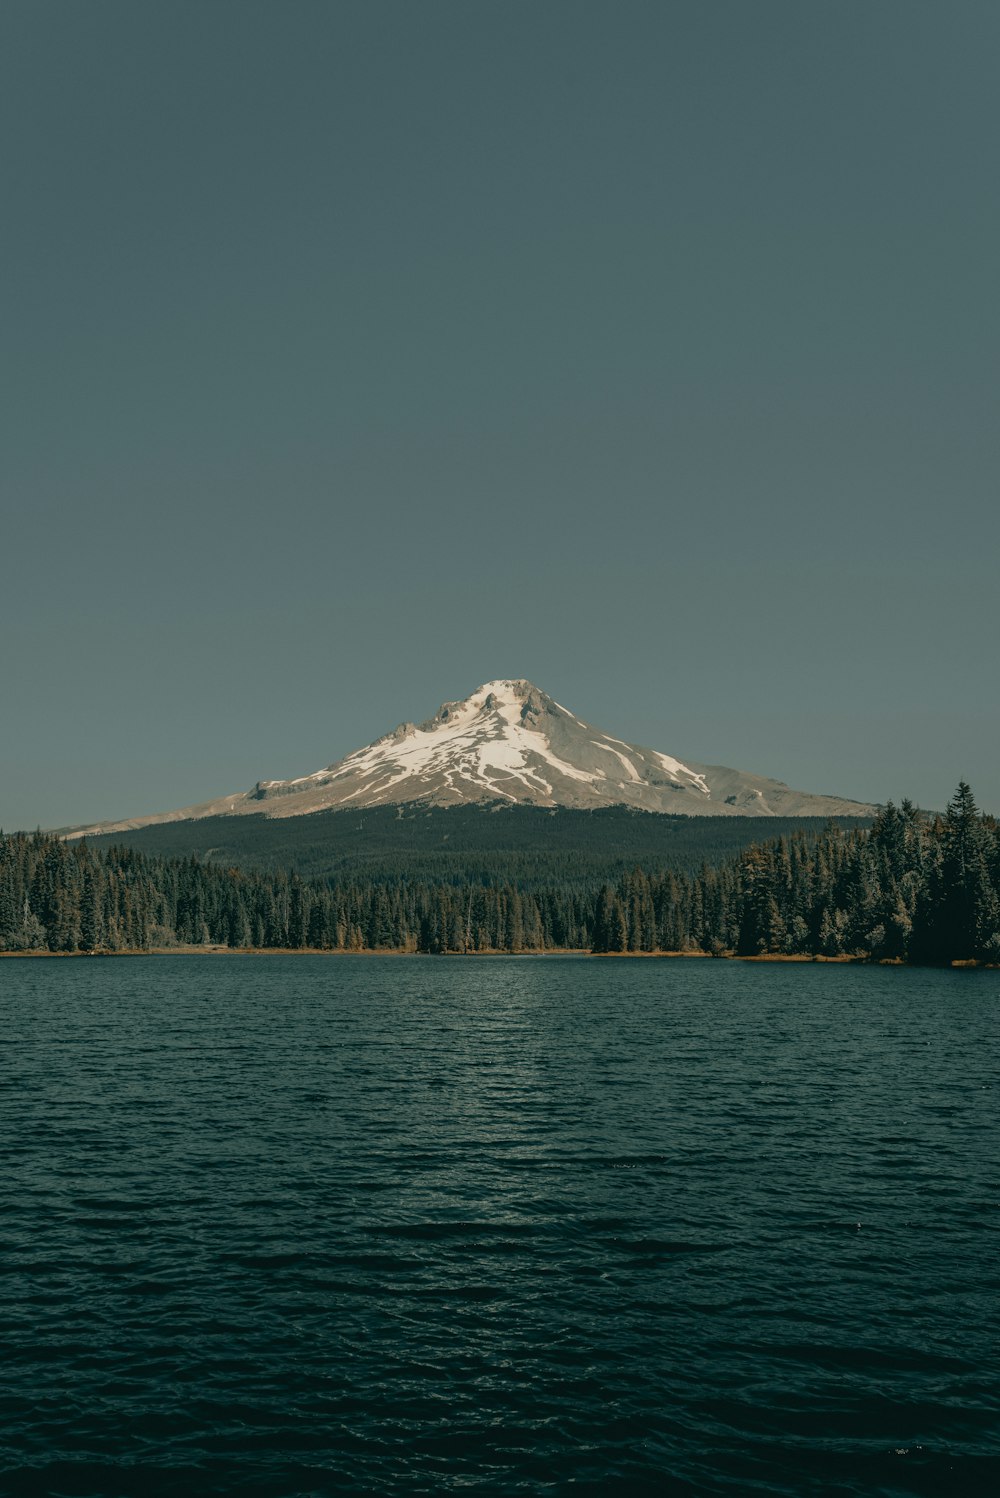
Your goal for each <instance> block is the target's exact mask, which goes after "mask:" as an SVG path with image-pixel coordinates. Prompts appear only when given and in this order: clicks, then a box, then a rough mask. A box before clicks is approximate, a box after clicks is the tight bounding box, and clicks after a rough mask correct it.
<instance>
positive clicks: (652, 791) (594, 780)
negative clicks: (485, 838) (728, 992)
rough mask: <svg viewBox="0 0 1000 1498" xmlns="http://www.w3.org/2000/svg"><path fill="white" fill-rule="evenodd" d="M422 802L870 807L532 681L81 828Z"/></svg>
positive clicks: (684, 809)
mask: <svg viewBox="0 0 1000 1498" xmlns="http://www.w3.org/2000/svg"><path fill="white" fill-rule="evenodd" d="M412 801H426V802H429V803H432V804H433V805H437V806H447V805H454V804H457V803H461V802H466V803H467V802H495V803H504V802H530V803H533V804H534V805H537V806H575V807H596V806H608V805H613V804H622V803H624V804H625V805H628V806H634V807H639V808H642V809H643V810H646V811H656V812H673V813H682V814H686V815H690V816H705V815H719V816H734V815H735V816H864V815H865V814H867V813H869V812H870V811H871V810H872V808H871V807H869V806H867V805H864V804H862V803H860V802H856V801H847V800H843V799H841V798H839V797H834V796H813V795H809V794H807V793H805V792H800V791H792V790H789V788H788V786H786V785H784V784H782V782H781V781H777V780H768V779H765V778H763V777H761V776H757V775H748V774H744V773H743V772H741V771H739V770H728V769H725V768H723V767H722V766H718V765H714V766H713V765H696V764H694V763H690V762H688V763H685V762H682V761H681V760H679V759H675V758H674V757H673V756H672V755H669V754H662V753H660V752H659V751H657V750H655V749H643V748H639V747H638V746H637V745H635V744H628V743H626V742H625V741H624V739H618V738H614V737H613V736H612V735H611V734H608V733H604V732H603V731H602V730H601V729H598V728H593V727H591V726H590V725H589V724H587V723H584V722H582V721H581V719H579V718H578V717H576V715H575V714H574V713H571V712H569V711H568V709H567V708H565V707H561V706H560V704H559V703H558V702H556V701H555V700H554V699H553V698H552V697H549V696H548V694H547V693H545V692H542V691H540V690H539V689H538V687H535V686H533V685H532V684H531V682H530V681H523V680H513V681H488V682H485V683H484V684H483V685H482V686H481V687H479V688H478V689H477V690H476V691H475V692H473V693H472V694H471V696H469V697H466V698H464V699H463V700H462V701H461V702H446V703H445V704H444V705H443V706H442V707H441V708H439V709H438V711H437V713H436V714H435V715H434V717H433V718H429V719H428V720H427V721H426V722H425V723H421V724H419V725H414V724H413V723H401V724H400V725H399V727H398V728H395V729H393V731H392V732H391V733H388V734H386V735H385V736H384V737H383V738H381V739H376V741H375V742H374V743H373V744H369V745H368V746H367V748H364V749H358V750H356V751H355V752H354V753H353V754H348V755H347V756H346V758H344V759H342V760H338V761H337V762H336V763H335V764H332V765H329V766H327V768H326V769H324V770H317V771H315V772H314V773H313V774H312V775H303V776H300V777H298V778H297V779H295V780H262V781H258V783H257V785H256V786H254V788H253V789H252V790H250V791H246V792H243V793H240V794H236V795H233V796H223V797H220V798H219V799H217V800H215V801H208V802H204V803H202V804H201V805H199V806H191V807H186V808H184V809H183V810H181V811H176V812H163V813H159V814H157V815H155V816H145V817H137V818H133V819H130V820H128V821H122V822H113V823H107V822H105V823H102V824H100V825H99V826H95V827H90V828H86V829H78V830H77V831H76V834H75V835H77V836H80V835H82V834H83V832H85V831H86V832H98V831H100V832H112V831H125V830H127V829H129V828H133V827H142V826H146V825H148V824H151V823H154V822H169V821H179V820H183V819H187V818H194V817H206V816H233V815H237V814H242V813H252V812H256V813H258V814H260V813H263V814H264V815H266V816H277V817H292V816H303V815H306V814H308V813H309V812H314V811H326V810H331V809H334V808H337V807H360V806H377V805H382V804H385V803H396V802H412Z"/></svg>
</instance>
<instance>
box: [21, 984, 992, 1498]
mask: <svg viewBox="0 0 1000 1498" xmlns="http://www.w3.org/2000/svg"><path fill="white" fill-rule="evenodd" d="M998 1018H1000V973H998V972H985V971H976V972H952V971H947V972H936V971H927V970H923V971H921V970H905V969H900V968H864V967H856V966H849V967H845V966H835V965H777V964H775V965H746V964H743V963H735V962H713V961H656V960H629V959H610V960H599V959H592V960H588V959H579V958H552V957H550V958H492V959H489V958H479V959H476V958H471V959H464V958H447V959H434V958H419V957H385V958H380V957H357V958H352V957H335V958H324V957H305V956H301V957H300V956H289V957H281V956H271V957H263V956H260V957H236V956H233V957H145V958H142V957H140V958H117V959H80V960H65V959H63V960H59V959H48V960H46V959H40V960H24V961H4V962H0V1037H2V1042H3V1061H4V1065H3V1070H2V1076H0V1113H2V1131H0V1146H2V1149H3V1156H4V1159H3V1173H2V1177H0V1191H2V1196H3V1201H2V1207H3V1217H2V1225H0V1236H2V1247H3V1254H2V1269H3V1275H2V1282H0V1283H2V1289H0V1322H2V1346H3V1353H2V1359H0V1411H2V1420H0V1432H2V1433H0V1445H2V1466H3V1470H4V1472H5V1474H6V1475H5V1477H4V1479H3V1492H4V1493H5V1494H11V1495H24V1494H31V1495H36V1494H51V1495H67V1498H84V1495H85V1498H98V1495H100V1498H138V1495H165V1494H174V1493H177V1494H186V1495H194V1498H200V1495H209V1494H227V1495H237V1494H239V1495H244V1494H245V1495H260V1498H265V1495H274V1498H285V1495H298V1494H302V1495H305V1494H315V1495H333V1494H336V1495H338V1498H342V1495H345V1494H377V1495H397V1494H398V1495H403V1494H406V1495H422V1494H428V1495H430V1494H441V1493H461V1494H463V1495H486V1494H489V1495H505V1494H526V1495H534V1494H567V1495H569V1494H572V1495H588V1498H591V1495H593V1498H596V1495H599V1494H600V1495H606V1494H623V1495H631V1494H637V1495H643V1494H647V1493H648V1494H651V1495H652V1494H657V1495H660V1494H674V1493H676V1494H688V1493H690V1494H723V1493H725V1494H743V1493H782V1494H785V1493H787V1494H796V1495H799V1494H803V1493H806V1492H808V1493H831V1494H833V1493H845V1494H846V1493H852V1494H854V1493H856V1494H861V1493H864V1494H872V1493H885V1494H909V1493H913V1494H942V1495H943V1494H948V1495H954V1494H970V1493H978V1492H984V1493H985V1492H992V1491H995V1490H996V1489H997V1487H998V1485H1000V1351H998V1348H1000V1334H998V1292H1000V1267H998V1265H1000V1260H998V1247H1000V1242H998V1228H1000V1122H998V1100H1000V1092H998V1060H1000V1038H998V1024H997V1021H998Z"/></svg>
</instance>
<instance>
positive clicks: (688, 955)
mask: <svg viewBox="0 0 1000 1498" xmlns="http://www.w3.org/2000/svg"><path fill="white" fill-rule="evenodd" d="M78 957H89V958H93V957H98V958H123V957H433V958H438V957H486V958H490V957H578V958H596V959H597V960H599V961H600V960H605V959H607V958H614V959H621V958H623V957H624V958H628V959H630V960H631V959H634V958H640V959H646V960H650V959H654V960H655V959H673V960H676V959H681V960H685V961H696V962H701V961H712V962H778V963H789V962H791V963H832V964H835V965H838V966H843V965H844V964H845V963H862V964H864V965H865V966H867V967H920V966H925V965H926V964H921V963H909V962H904V961H903V959H902V958H901V957H880V958H878V959H877V960H876V961H874V962H873V961H872V959H871V958H870V957H864V956H851V955H847V954H844V955H842V956H839V957H826V956H823V955H822V954H821V953H817V954H810V953H807V952H762V953H758V954H752V955H742V954H740V953H737V952H668V951H655V952H591V951H590V950H589V949H588V948H586V947H545V948H541V947H523V948H521V949H520V950H519V951H516V952H510V951H505V950H501V949H499V948H491V949H488V950H483V951H479V952H418V951H416V950H415V949H413V948H402V947H224V946H219V945H212V944H208V945H205V946H197V945H193V944H191V945H186V944H182V943H179V944H178V945H177V946H173V947H142V948H137V949H135V950H132V951H126V952H116V951H101V950H97V951H92V952H49V951H46V950H45V949H35V950H33V951H28V952H0V960H2V959H4V958H12V959H22V960H27V961H33V960H38V959H41V958H56V959H57V960H59V961H62V960H64V959H65V958H78ZM941 966H943V967H950V968H976V969H982V970H983V971H985V972H990V971H993V972H995V971H997V970H998V968H1000V964H998V963H993V962H977V961H976V960H975V959H974V958H965V959H959V958H956V959H955V960H954V961H952V962H950V963H945V964H941Z"/></svg>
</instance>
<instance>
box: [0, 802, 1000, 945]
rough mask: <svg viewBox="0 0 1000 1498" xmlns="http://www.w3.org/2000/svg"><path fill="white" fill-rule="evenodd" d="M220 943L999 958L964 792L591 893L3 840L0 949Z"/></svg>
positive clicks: (605, 883) (994, 903) (985, 859)
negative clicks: (936, 809)
mask: <svg viewBox="0 0 1000 1498" xmlns="http://www.w3.org/2000/svg"><path fill="white" fill-rule="evenodd" d="M177 944H183V945H192V944H193V945H196V946H197V945H204V946H207V945H221V946H229V947H233V948H247V947H267V948H284V949H289V950H295V949H301V948H315V949H320V950H348V951H350V950H355V951H358V950H365V949H367V950H383V951H388V950H397V951H399V950H402V951H421V952H488V951H503V952H517V951H545V950H553V949H564V950H565V949H569V950H578V951H596V952H655V951H670V952H684V951H691V952H695V951H700V952H709V953H712V954H715V955H719V956H722V955H726V954H733V955H737V956H760V955H767V954H773V955H795V954H808V955H823V956H827V957H837V956H856V957H869V958H871V959H873V960H885V959H898V960H902V961H911V962H922V963H942V962H950V961H953V960H976V961H981V962H1000V828H998V824H997V822H996V821H995V820H994V819H993V818H991V817H984V816H981V815H980V814H979V812H978V811H977V809H976V805H975V802H974V800H973V796H972V792H971V790H970V789H969V787H968V786H967V785H965V784H964V783H963V784H961V785H960V786H959V788H958V790H957V791H956V793H955V796H954V797H953V799H952V801H951V803H950V804H949V806H948V810H947V813H946V815H945V816H943V817H934V818H928V817H925V816H923V815H922V814H920V813H919V812H917V811H916V810H915V809H914V808H913V807H912V806H910V805H909V804H908V803H906V802H904V803H903V805H902V806H901V807H898V808H897V807H895V806H893V805H891V804H890V805H889V806H887V807H886V808H885V810H884V811H882V812H881V813H880V814H879V816H878V817H877V818H876V820H875V822H874V824H873V826H872V827H871V829H870V830H868V829H864V828H861V829H859V828H854V829H852V830H849V831H844V830H843V829H841V828H839V827H837V826H830V827H829V828H828V829H827V830H826V831H824V832H823V833H821V834H818V835H817V834H812V833H807V832H802V831H799V832H796V833H795V834H794V835H793V836H791V837H780V838H777V839H774V840H772V841H770V842H768V843H764V844H759V845H754V846H752V847H750V848H747V849H744V850H743V851H742V852H741V853H739V854H738V855H737V856H735V857H731V858H728V859H726V860H724V861H723V862H722V863H721V864H719V865H718V866H717V867H711V866H708V865H706V866H704V867H703V868H702V869H701V870H700V871H699V872H697V873H689V872H685V871H684V870H683V869H670V868H666V869H664V868H663V867H662V866H661V867H649V868H643V867H642V865H641V864H637V865H636V866H635V867H633V868H631V869H629V870H628V871H627V872H625V873H622V874H619V875H618V877H617V878H606V879H604V880H600V881H596V882H593V883H592V884H591V885H590V886H589V887H584V886H582V885H581V883H580V882H579V880H576V879H567V880H565V881H562V882H552V883H550V884H547V885H535V884H532V885H530V886H528V885H527V884H524V885H522V884H520V883H519V882H518V881H517V880H516V879H515V878H512V877H507V878H503V877H497V878H491V879H488V880H486V879H476V880H472V879H466V880H457V881H456V880H454V879H453V880H451V881H448V882H441V881H438V882H433V881H426V880H421V879H413V878H410V877H407V875H406V874H399V875H397V876H396V877H395V878H388V877H385V878H379V879H376V878H373V877H372V876H371V874H370V873H367V874H366V873H364V872H359V873H357V874H355V875H353V876H350V877H348V876H340V875H338V876H336V877H333V878H329V879H326V880H322V881H319V880H316V881H307V880H304V879H302V878H301V877H300V876H299V875H298V874H295V873H293V874H286V873H276V872H270V871H263V870H248V869H239V868H235V867H229V868H227V867H223V866H220V865H218V864H215V863H207V862H202V861H200V860H199V859H197V858H193V857H191V858H186V859H171V858H160V857H150V856H148V855H146V854H144V853H141V852H139V851H138V850H136V849H134V848H122V847H118V848H114V847H112V848H94V847H92V846H91V845H90V844H88V843H86V842H77V843H66V842H62V841H60V840H59V839H58V838H56V837H52V836H47V835H45V834H42V833H36V834H34V835H25V834H20V833H19V834H14V835H9V836H6V837H0V950H3V951H13V952H18V951H21V952H23V951H32V950H43V951H49V952H78V951H82V952H93V951H109V952H121V951H142V950H147V949H149V948H150V947H167V948H169V947H171V946H174V945H177Z"/></svg>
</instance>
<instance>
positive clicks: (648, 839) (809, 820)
mask: <svg viewBox="0 0 1000 1498" xmlns="http://www.w3.org/2000/svg"><path fill="white" fill-rule="evenodd" d="M839 820H840V823H841V825H843V826H845V827H850V826H867V825H869V821H870V819H869V818H864V817H858V818H841V819H839ZM826 821H827V819H826V818H824V817H773V816H771V817H748V816H732V817H720V816H710V817H692V816H665V815H663V814H658V813H655V812H644V811H637V810H635V809H634V808H631V807H627V806H606V807H597V808H596V809H594V810H593V811H584V810H580V809H577V808H568V807H557V808H551V809H547V808H544V807H538V806H524V805H517V804H510V803H501V804H499V805H493V806H482V805H473V806H451V807H440V806H428V805H426V804H424V803H419V802H418V803H416V804H413V803H411V804H409V805H406V806H374V807H364V808H356V809H353V810H341V811H325V812H314V813H313V814H312V815H311V816H299V817H281V818H272V817H266V816H262V815H258V816H231V817H202V818H197V819H193V820H190V821H179V822H163V823H158V824H154V825H152V826H147V827H140V828H133V829H131V830H129V831H125V832H114V833H105V834H103V835H100V836H97V837H91V838H89V839H88V841H89V842H90V843H92V844H93V845H94V846H97V847H110V846H126V847H131V848H138V849H140V850H141V851H142V852H144V853H147V854H150V855H152V856H160V857H168V858H175V857H191V856H194V857H196V858H197V859H199V860H200V861H206V862H211V863H213V864H223V865H227V864H232V865H237V866H242V867H247V868H257V869H292V870H295V871H296V872H298V873H299V874H301V875H302V876H303V877H306V878H311V879H325V878H334V877H336V878H340V879H344V878H357V879H359V880H369V881H370V880H376V881H386V882H391V881H395V880H396V879H398V878H400V877H404V878H409V879H414V880H422V881H427V882H435V883H467V882H470V881H479V882H482V883H486V884H491V883H507V882H514V883H517V884H519V885H521V886H522V887H524V888H530V887H535V886H539V885H542V884H553V883H556V884H563V885H574V886H579V887H581V888H582V887H585V886H588V887H589V886H591V885H593V884H594V882H595V881H600V880H603V879H605V878H609V879H613V878H616V877H617V875H618V874H620V873H622V872H625V871H627V870H629V869H632V868H634V867H635V866H636V864H641V865H642V866H643V867H644V868H647V869H652V868H657V867H659V868H664V869H667V868H670V869H677V870H689V871H693V870H696V869H697V868H699V867H700V866H701V864H702V863H710V864H714V863H719V862H721V861H722V860H724V859H726V858H728V857H729V856H730V855H732V854H733V853H736V852H738V851H739V850H740V849H742V848H745V847H747V846H749V844H751V843H753V842H759V841H761V840H762V839H765V838H774V837H780V836H783V835H785V834H787V833H790V832H792V831H793V830H795V829H796V828H803V829H806V830H813V831H817V832H818V831H820V830H822V828H823V827H824V826H825V825H826Z"/></svg>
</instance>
